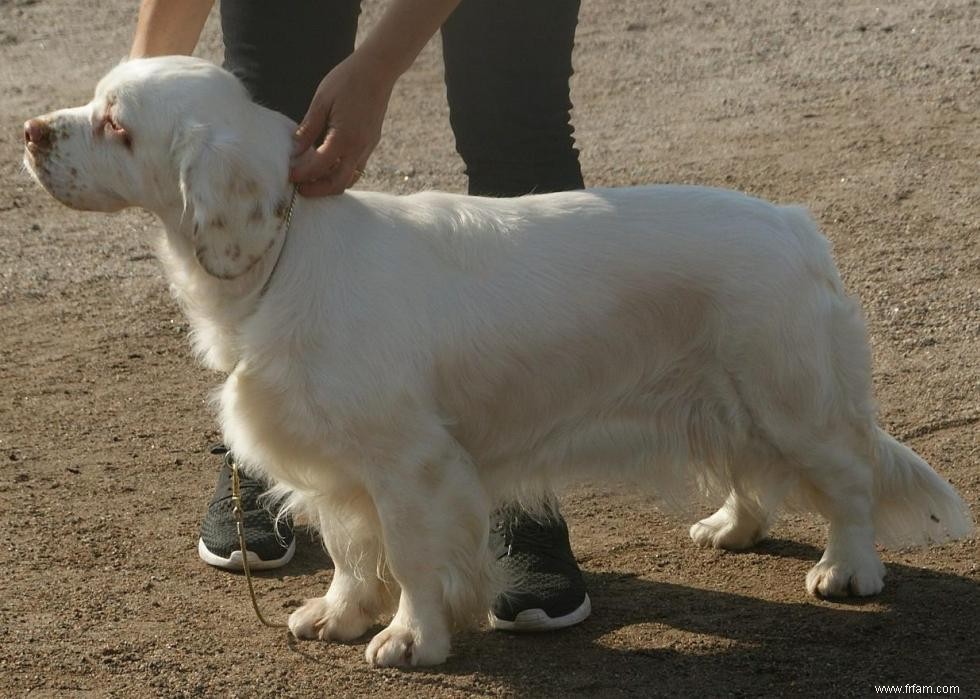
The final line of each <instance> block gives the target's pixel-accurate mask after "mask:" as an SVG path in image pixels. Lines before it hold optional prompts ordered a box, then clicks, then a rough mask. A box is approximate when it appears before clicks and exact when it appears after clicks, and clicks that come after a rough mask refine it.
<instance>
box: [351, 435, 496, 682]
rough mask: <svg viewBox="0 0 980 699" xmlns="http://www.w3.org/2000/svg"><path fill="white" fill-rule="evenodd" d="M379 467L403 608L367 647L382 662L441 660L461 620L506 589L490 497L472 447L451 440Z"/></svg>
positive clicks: (379, 494)
mask: <svg viewBox="0 0 980 699" xmlns="http://www.w3.org/2000/svg"><path fill="white" fill-rule="evenodd" d="M427 451H428V452H429V453H428V455H427V456H425V457H423V458H417V457H416V458H413V459H412V460H411V461H409V462H408V463H404V462H403V463H400V464H392V465H391V466H390V467H389V468H383V469H378V474H379V477H378V478H377V479H376V482H375V488H374V491H373V493H372V495H373V497H374V501H375V506H376V510H377V512H378V516H379V519H380V521H381V529H382V532H383V541H384V549H385V557H386V561H387V563H388V567H389V570H390V571H391V573H392V576H393V577H394V578H395V580H396V581H397V582H398V584H399V586H400V588H401V596H400V598H399V602H398V611H397V612H396V613H395V616H394V618H393V619H392V620H391V623H390V624H389V625H388V627H387V628H385V629H384V630H383V631H381V632H380V633H378V635H376V636H375V637H374V638H373V639H372V640H371V643H370V644H369V645H368V647H367V652H366V656H367V660H368V662H369V663H371V664H372V665H376V666H382V667H387V666H409V665H437V664H439V663H442V662H445V660H446V658H447V657H448V655H449V649H450V635H451V631H452V629H453V628H454V627H458V626H463V625H466V624H467V623H468V622H470V621H472V620H474V619H475V618H477V617H478V616H480V615H485V614H486V612H487V609H488V608H489V604H490V601H491V600H492V598H493V595H494V594H496V593H497V592H498V591H499V590H498V588H499V586H500V581H499V574H496V575H495V572H494V571H495V570H498V569H499V568H498V566H496V565H495V563H496V561H495V559H494V557H493V554H492V552H491V551H490V548H489V545H488V538H489V516H490V503H489V499H488V497H487V495H486V492H485V491H484V489H483V487H482V484H481V483H480V480H479V478H478V477H477V473H476V469H475V467H474V466H473V464H472V462H471V461H470V459H469V457H468V455H466V454H465V452H464V451H463V450H462V449H461V448H459V447H458V445H456V443H455V442H453V441H452V440H449V439H448V437H447V442H445V443H443V444H442V445H440V446H439V447H438V448H436V449H430V450H427Z"/></svg>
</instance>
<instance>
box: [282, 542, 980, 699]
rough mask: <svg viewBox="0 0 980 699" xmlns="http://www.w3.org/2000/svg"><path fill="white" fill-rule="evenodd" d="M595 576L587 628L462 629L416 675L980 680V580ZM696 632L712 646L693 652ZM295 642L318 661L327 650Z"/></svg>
mask: <svg viewBox="0 0 980 699" xmlns="http://www.w3.org/2000/svg"><path fill="white" fill-rule="evenodd" d="M753 553H755V554H758V555H759V556H760V557H761V561H760V570H763V569H764V566H765V562H766V561H765V558H766V557H769V556H772V557H789V558H795V559H799V560H804V561H814V562H815V561H816V560H818V559H819V557H820V551H819V550H818V549H816V548H814V547H811V546H808V545H804V544H798V543H795V542H790V541H781V540H772V541H767V542H765V543H764V544H762V545H760V546H758V547H756V548H755V549H753ZM586 579H587V583H588V586H589V590H590V594H591V596H592V599H593V607H594V611H593V614H592V616H591V617H590V618H589V619H588V620H587V621H585V622H584V623H583V624H581V625H579V626H578V627H575V628H572V629H567V630H565V631H561V632H557V633H551V634H546V635H519V634H506V633H489V632H486V631H481V632H472V633H468V634H463V635H462V636H460V637H459V638H458V639H457V641H456V644H455V652H454V655H453V657H452V658H451V659H450V661H449V663H448V664H447V665H445V666H443V667H441V668H438V669H435V670H425V671H417V672H416V673H414V674H416V677H415V679H416V680H418V681H419V683H420V684H430V683H431V685H432V686H433V689H436V688H438V687H440V686H442V685H443V684H445V678H444V677H441V676H444V675H446V674H448V675H485V676H487V677H488V678H493V679H495V680H497V681H500V682H503V683H504V684H506V685H507V686H509V687H510V688H511V689H512V690H513V691H514V692H516V693H517V694H518V695H521V696H542V695H569V694H574V695H582V694H595V695H597V696H616V695H642V696H661V695H663V696H667V695H670V696H689V695H703V691H704V687H705V686H711V687H715V688H717V690H718V693H717V695H718V696H749V695H766V694H769V695H772V694H778V695H782V696H786V695H794V694H799V695H811V694H815V693H832V694H833V695H873V694H874V693H875V691H874V685H876V684H878V685H882V684H903V685H904V684H906V683H915V684H919V685H959V686H960V688H961V692H962V693H964V694H968V693H969V692H970V691H971V690H972V688H975V687H976V685H977V668H978V667H980V643H978V640H977V637H976V625H977V621H978V620H980V586H978V585H977V584H976V583H975V582H973V581H972V580H970V579H967V578H963V577H959V576H954V575H947V574H943V573H937V572H934V571H929V570H922V569H917V568H911V567H908V566H903V565H889V566H888V577H887V584H886V587H885V591H884V593H883V594H882V595H880V596H879V597H876V598H873V599H872V600H868V601H850V602H825V601H819V600H814V599H811V598H808V597H807V596H806V595H805V593H804V591H803V580H802V578H801V579H800V585H799V589H800V594H799V601H794V602H774V601H769V600H765V599H760V598H756V597H748V596H745V595H740V594H732V593H728V592H721V591H716V590H704V589H698V588H692V587H685V586H681V585H676V584H671V583H665V582H656V581H651V580H645V579H642V578H639V577H636V576H634V575H629V574H620V573H592V574H589V573H587V574H586ZM760 580H761V578H760ZM760 594H764V591H763V590H760ZM937 601H939V604H937V603H936V602H937ZM696 636H697V637H701V638H702V639H703V641H702V642H700V643H693V644H692V640H695V639H694V637H696ZM292 648H293V650H294V652H296V653H298V654H301V655H302V656H303V657H305V658H306V659H307V660H308V661H310V662H319V656H320V654H319V653H318V652H317V647H316V644H308V643H302V644H292ZM882 648H892V649H894V648H901V649H903V650H902V652H900V653H895V652H883V651H882ZM419 675H426V676H427V677H421V676H419ZM706 679H710V680H711V681H710V683H709V684H708V685H706V684H705V680H706ZM447 686H448V685H447ZM658 688H659V689H658Z"/></svg>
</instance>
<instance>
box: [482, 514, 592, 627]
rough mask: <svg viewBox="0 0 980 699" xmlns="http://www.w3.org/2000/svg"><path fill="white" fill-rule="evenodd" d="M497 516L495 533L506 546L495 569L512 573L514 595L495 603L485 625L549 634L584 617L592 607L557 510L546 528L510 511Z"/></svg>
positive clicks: (534, 520)
mask: <svg viewBox="0 0 980 699" xmlns="http://www.w3.org/2000/svg"><path fill="white" fill-rule="evenodd" d="M498 515H499V519H498V521H497V522H496V524H495V525H494V533H495V535H496V536H498V537H500V536H502V537H503V543H504V546H505V549H504V552H503V554H502V555H501V556H500V559H499V560H500V564H501V565H503V566H505V567H506V568H508V569H509V570H510V571H511V572H512V573H513V575H514V579H515V580H517V581H518V583H519V589H518V590H517V591H514V592H509V593H506V594H503V595H500V596H499V597H498V598H497V599H496V601H494V603H493V607H492V609H491V610H490V625H491V626H493V628H495V629H501V630H506V631H553V630H555V629H563V628H566V627H568V626H573V625H575V624H577V623H579V622H580V621H583V620H584V619H585V618H586V617H588V616H589V614H590V613H591V612H592V603H591V601H590V600H589V595H588V593H587V592H586V591H585V581H584V580H583V579H582V571H581V570H579V567H578V564H577V563H576V562H575V556H574V555H573V554H572V547H571V544H569V542H568V525H567V524H566V523H565V520H564V519H563V518H562V516H561V515H560V514H558V512H557V510H556V511H555V513H554V518H553V519H550V520H549V521H547V522H539V521H538V520H536V519H534V518H532V517H531V516H530V515H529V514H527V513H526V512H524V511H523V510H517V509H515V508H507V509H505V510H502V511H501V512H500V513H498Z"/></svg>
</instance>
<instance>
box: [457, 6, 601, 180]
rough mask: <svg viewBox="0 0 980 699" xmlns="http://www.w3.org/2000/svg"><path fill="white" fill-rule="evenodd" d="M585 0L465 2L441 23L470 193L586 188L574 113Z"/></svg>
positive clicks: (459, 140) (459, 139)
mask: <svg viewBox="0 0 980 699" xmlns="http://www.w3.org/2000/svg"><path fill="white" fill-rule="evenodd" d="M578 8H579V0H535V1H534V2H526V0H464V1H463V2H462V3H461V4H460V5H459V7H458V8H457V9H456V11H455V12H454V13H453V14H452V15H451V16H450V17H449V19H448V20H447V21H446V23H445V25H444V26H443V28H442V46H443V56H444V59H445V65H446V93H447V97H448V100H449V110H450V121H451V124H452V128H453V133H454V134H455V136H456V149H457V151H459V154H460V156H461V157H462V158H463V162H464V163H465V164H466V174H467V176H468V177H469V192H470V194H477V195H483V196H518V195H521V194H528V193H543V192H556V191H562V190H569V189H581V188H582V187H583V186H584V185H583V182H582V171H581V168H580V166H579V161H578V151H577V150H576V149H575V147H574V139H573V138H572V126H571V123H570V116H569V113H570V111H571V108H572V104H571V100H570V98H569V78H570V77H571V75H572V47H573V45H574V42H575V27H576V25H577V23H578Z"/></svg>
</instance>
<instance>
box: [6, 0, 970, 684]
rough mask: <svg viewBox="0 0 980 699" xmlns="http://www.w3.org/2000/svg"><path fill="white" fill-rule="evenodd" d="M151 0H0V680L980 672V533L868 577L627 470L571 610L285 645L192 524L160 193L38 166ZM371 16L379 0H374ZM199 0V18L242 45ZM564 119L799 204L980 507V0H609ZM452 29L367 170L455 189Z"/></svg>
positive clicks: (296, 565) (319, 575) (570, 505)
mask: <svg viewBox="0 0 980 699" xmlns="http://www.w3.org/2000/svg"><path fill="white" fill-rule="evenodd" d="M136 4H137V3H136V2H135V0H102V1H99V2H96V1H95V0H85V1H76V2H68V1H67V0H0V124H2V128H0V234H2V238H0V381H2V382H0V522H2V524H3V529H2V533H0V542H2V543H0V570H2V573H0V695H2V696H59V697H60V696H66V695H67V696H77V695H94V696H118V697H143V696H168V697H169V696H242V697H251V696H284V697H294V696H296V697H304V696H334V695H337V696H354V695H363V696H376V695H378V696H439V697H442V696H471V695H475V696H483V695H492V696H497V695H518V696H574V695H593V696H602V697H605V696H620V695H639V696H695V695H696V696H757V695H767V696H790V695H817V694H820V695H873V694H874V693H875V691H874V685H876V684H879V685H880V684H896V685H897V684H902V685H904V684H912V683H914V684H917V685H933V686H938V685H944V686H945V685H957V686H958V687H959V688H960V691H961V694H963V695H966V696H970V695H973V696H976V695H977V694H978V692H980V641H978V639H977V627H978V623H980V584H978V583H980V569H978V548H980V547H978V544H977V539H975V538H974V539H972V540H969V541H961V542H957V543H953V544H948V545H945V546H942V547H937V548H933V549H931V550H927V551H920V550H909V551H897V552H896V551H892V552H885V553H884V560H885V561H886V563H887V565H888V578H887V586H886V589H885V591H884V593H883V594H882V595H880V596H879V597H877V598H874V599H871V600H868V601H862V602H856V603H839V602H826V601H819V600H815V599H812V598H809V597H808V596H807V595H806V594H805V592H804V589H803V578H804V575H805V573H806V571H807V569H808V568H809V567H810V566H811V565H812V564H813V563H814V562H815V561H816V560H817V559H818V558H819V555H820V551H821V547H822V544H823V540H824V528H823V525H822V523H821V522H820V521H818V520H817V519H816V518H815V517H811V516H803V515H794V516H786V517H784V518H783V519H782V520H781V521H780V523H779V524H778V525H777V526H776V527H775V529H774V531H773V532H772V538H771V539H770V540H768V541H766V542H764V543H762V544H761V545H759V546H758V547H756V548H755V549H753V550H752V551H750V552H747V553H742V554H729V553H721V552H715V551H704V550H699V549H696V548H695V547H694V546H693V545H692V543H691V541H690V540H689V539H688V537H687V533H686V530H687V527H688V526H689V524H690V522H691V521H693V520H694V519H695V518H696V517H700V516H704V514H705V513H706V512H707V511H708V508H707V506H706V507H705V509H704V511H703V512H692V513H691V517H690V518H689V519H685V520H678V519H672V518H668V517H665V516H663V515H662V514H659V513H658V512H657V511H656V510H655V509H654V508H653V507H652V505H651V504H650V503H649V501H648V500H646V499H644V498H641V497H639V496H637V495H633V494H625V493H622V492H616V491H615V490H613V489H611V488H609V487H602V488H595V487H587V486H582V487H578V488H576V489H574V490H572V491H570V492H569V493H567V494H566V496H565V498H564V503H565V510H566V513H567V516H568V520H569V523H570V526H571V530H572V541H573V545H574V548H575V551H576V553H577V555H578V556H579V558H580V561H581V565H582V568H583V569H584V571H585V575H586V578H587V582H588V585H589V589H590V592H591V596H592V600H593V605H594V612H593V615H592V617H591V618H589V619H588V620H587V621H586V622H585V623H583V624H581V625H580V626H578V627H576V628H573V629H570V630H567V631H564V632H559V633H555V634H551V635H543V636H533V637H529V636H517V635H507V634H502V633H495V632H490V631H489V630H486V629H484V630H481V631H478V632H472V633H468V634H464V635H462V636H461V637H459V638H458V639H457V642H456V645H455V652H454V655H453V657H452V658H451V659H450V661H449V662H448V663H447V664H446V665H445V666H443V667H441V668H438V669H436V670H433V671H414V672H402V671H396V670H373V669H369V668H368V667H367V666H366V664H365V662H364V657H363V651H364V643H365V641H363V640H362V641H361V642H358V643H354V644H351V645H343V644H336V645H328V644H318V643H293V644H289V643H287V641H286V639H285V637H284V635H283V634H282V633H280V632H276V631H272V630H268V629H265V628H263V627H261V626H259V625H258V623H257V621H256V620H255V618H254V616H253V614H252V611H251V609H250V608H249V606H248V602H247V598H246V591H245V581H244V579H243V578H242V577H241V576H239V575H232V574H229V573H225V572H220V571H218V570H215V569H210V568H208V567H207V566H205V565H204V564H202V563H201V562H200V561H199V560H198V558H197V555H196V552H195V543H196V539H197V527H198V524H199V521H200V518H201V515H202V513H203V511H204V508H205V506H206V503H207V500H208V498H209V497H210V493H211V489H212V487H213V482H214V476H215V471H216V468H217V463H216V462H215V460H214V457H212V456H210V455H208V454H207V453H206V446H207V444H208V443H209V442H210V441H212V440H214V439H216V437H217V435H216V432H215V429H214V425H215V421H214V419H213V416H212V415H211V414H210V412H209V410H208V408H207V406H206V403H205V398H206V395H207V393H208V391H209V389H211V388H212V387H213V386H215V385H216V384H217V383H219V382H220V380H221V377H220V376H217V375H214V374H210V373H207V372H206V371H204V370H203V369H201V368H200V367H198V366H196V365H195V363H194V361H193V360H192V358H191V356H190V353H189V350H188V343H187V338H186V329H187V326H186V324H185V322H184V320H183V318H182V317H181V316H180V315H179V313H178V310H177V308H176V307H175V305H174V304H173V302H172V301H171V299H170V297H169V296H168V293H167V289H166V286H165V284H164V281H163V278H162V276H161V272H160V269H159V267H158V265H157V263H156V261H155V260H154V259H153V258H152V257H151V256H150V253H149V250H150V249H149V247H148V245H147V244H146V243H145V239H146V238H147V236H151V235H153V234H154V232H155V231H157V224H156V222H155V221H154V220H153V219H152V218H151V217H150V216H148V215H147V214H144V213H141V212H135V211H133V212H126V213H123V214H120V215H117V216H113V217H107V216H103V215H95V214H92V215H89V214H80V213H77V212H74V211H69V210H67V209H65V208H62V207H60V206H59V205H58V204H56V203H55V202H54V201H53V200H52V199H51V198H49V197H48V196H46V195H45V194H43V193H42V192H41V190H40V189H39V188H38V187H36V186H34V185H33V184H32V183H31V182H30V181H29V179H28V177H27V175H26V173H25V172H24V171H23V169H22V167H21V164H20V160H21V148H22V136H21V126H20V125H21V123H22V122H23V121H24V120H25V119H26V118H28V117H31V116H34V115H36V114H40V113H43V112H45V111H48V110H50V109H54V108H59V107H65V106H73V105H75V104H81V103H82V102H84V101H87V100H88V98H89V95H90V94H91V91H92V89H93V87H94V84H95V82H96V80H97V79H98V78H99V77H100V75H101V74H102V73H104V72H105V71H106V70H107V69H108V68H110V67H111V66H112V65H114V63H115V62H116V61H118V60H119V59H120V58H121V57H122V56H123V55H124V54H125V52H126V50H127V47H128V39H129V36H130V33H131V28H132V25H133V22H134V19H135V6H136ZM365 9H366V12H365V22H370V21H371V18H372V17H374V16H376V15H377V11H378V2H377V0H370V1H366V3H365ZM220 51H221V48H220V38H219V36H218V34H217V32H216V27H215V23H214V21H213V18H212V22H211V23H210V24H209V28H208V30H207V33H206V36H205V38H204V41H203V42H202V45H201V47H200V49H199V53H200V54H201V55H204V56H207V57H211V58H215V59H219V60H220ZM575 65H576V70H577V73H576V76H575V78H574V83H573V90H574V92H573V99H574V102H575V105H576V109H575V113H574V121H575V124H576V127H577V132H576V133H577V137H578V140H579V145H580V147H581V149H582V162H583V168H584V171H585V176H586V180H587V182H588V183H589V184H593V185H629V184H636V183H654V182H691V183H702V184H712V185H720V186H726V187H732V188H736V189H739V190H743V191H746V192H749V193H752V194H755V195H759V196H762V197H766V198H770V199H773V200H777V201H781V202H800V203H803V204H806V205H807V206H809V207H810V208H811V209H812V211H813V212H814V214H815V216H816V218H817V219H818V220H819V221H820V222H821V224H822V226H823V229H824V231H825V232H826V234H827V235H828V236H829V237H830V238H831V240H832V241H833V243H834V246H835V250H836V256H837V259H838V261H839V264H840V267H841V269H842V272H843V275H844V279H845V282H846V283H847V285H848V287H849V289H850V290H851V291H852V292H853V293H854V294H856V295H857V296H859V297H860V299H861V301H862V302H863V305H864V308H865V310H866V313H867V316H868V320H869V325H870V330H871V339H872V342H873V346H874V357H875V373H874V379H875V389H876V394H877V398H878V401H879V404H880V411H881V420H882V423H883V424H884V425H885V426H886V427H887V428H888V429H889V430H890V431H892V433H894V434H896V435H898V436H900V437H902V438H903V439H905V440H906V441H907V442H908V443H909V444H910V445H911V446H913V447H914V448H915V449H916V450H918V451H919V452H920V453H921V454H922V455H923V456H924V457H926V459H927V460H928V461H930V463H932V464H933V466H934V467H935V468H936V469H937V471H939V473H941V474H942V475H943V476H944V477H946V478H948V479H950V480H951V481H952V482H953V483H954V484H955V486H956V487H957V488H958V489H959V491H960V492H961V493H962V494H963V495H964V497H965V498H966V499H967V500H968V502H970V504H971V507H972V508H973V511H974V512H975V513H976V512H980V438H978V432H980V430H978V425H980V401H978V396H980V357H978V354H980V352H978V346H980V344H978V343H980V245H978V241H980V178H978V170H977V166H978V163H980V120H978V113H980V89H978V85H980V4H978V2H977V0H949V1H947V2H936V1H934V0H904V1H903V2H900V3H884V2H878V0H876V1H875V2H868V1H866V0H825V1H821V2H804V1H801V0H793V1H787V0H782V1H780V0H741V1H738V0H712V1H711V2H707V1H704V0H585V2H584V3H583V7H582V13H581V23H580V27H579V33H578V42H577V48H576V54H575ZM464 185H465V180H464V177H463V175H462V171H461V164H460V162H459V160H458V159H457V157H456V155H455V152H454V150H453V145H452V138H451V133H450V131H449V127H448V122H447V118H446V109H445V105H444V92H443V86H442V73H441V62H440V56H439V51H438V46H436V45H430V47H429V48H428V49H426V51H425V52H424V53H423V55H422V56H421V57H420V59H419V61H418V63H417V64H416V66H415V67H414V68H413V69H412V70H411V71H410V72H409V73H408V74H407V75H405V77H404V79H403V80H402V81H401V83H400V84H399V86H398V89H397V90H396V93H395V95H394V97H393V100H392V104H391V110H390V114H389V117H388V120H387V124H386V131H385V136H384V138H383V140H382V143H381V145H380V147H379V148H378V150H377V151H376V154H375V155H374V157H373V159H372V160H371V163H370V165H369V169H368V172H367V175H366V177H365V178H364V179H363V180H362V181H361V183H360V185H359V186H360V187H363V188H365V189H381V190H388V191H398V192H409V191H415V190H418V189H424V188H439V189H446V190H451V191H460V190H462V189H463V188H464ZM330 576H331V570H330V563H329V560H328V559H327V557H326V556H325V554H323V553H322V552H321V550H320V548H319V546H318V544H317V543H316V542H315V541H314V540H313V539H312V538H309V537H307V536H305V535H304V536H302V537H301V541H300V547H299V551H298V554H297V557H296V559H295V561H294V562H293V563H292V564H290V565H289V566H288V567H286V568H284V569H282V570H281V571H275V572H272V573H269V574H265V575H262V576H261V579H260V580H258V583H257V584H258V590H259V594H260V596H261V600H262V604H263V605H264V607H265V609H266V611H267V613H268V614H269V615H270V616H271V617H273V618H275V619H277V620H282V619H284V617H285V615H286V614H287V613H288V612H289V611H290V610H291V609H293V608H295V607H296V606H297V605H298V604H299V603H300V601H301V600H302V599H303V598H305V597H309V596H313V595H318V594H322V592H323V590H324V588H325V587H326V585H327V582H328V581H329V579H330Z"/></svg>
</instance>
